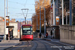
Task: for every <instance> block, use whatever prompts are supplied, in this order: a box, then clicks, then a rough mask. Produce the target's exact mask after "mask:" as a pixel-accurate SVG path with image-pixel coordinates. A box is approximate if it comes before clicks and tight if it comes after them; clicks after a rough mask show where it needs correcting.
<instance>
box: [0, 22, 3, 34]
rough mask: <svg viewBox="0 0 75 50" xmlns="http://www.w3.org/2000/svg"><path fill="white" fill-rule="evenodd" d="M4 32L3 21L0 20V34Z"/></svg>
mask: <svg viewBox="0 0 75 50" xmlns="http://www.w3.org/2000/svg"><path fill="white" fill-rule="evenodd" d="M3 34H4V22H3V21H0V35H3Z"/></svg>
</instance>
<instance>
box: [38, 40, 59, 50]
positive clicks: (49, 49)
mask: <svg viewBox="0 0 75 50" xmlns="http://www.w3.org/2000/svg"><path fill="white" fill-rule="evenodd" d="M38 41H39V42H40V43H42V44H44V45H45V47H46V50H59V49H58V48H51V47H50V46H53V45H54V44H51V43H48V42H47V41H43V40H38Z"/></svg>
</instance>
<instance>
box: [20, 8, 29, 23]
mask: <svg viewBox="0 0 75 50" xmlns="http://www.w3.org/2000/svg"><path fill="white" fill-rule="evenodd" d="M21 10H22V13H23V10H27V13H28V10H29V9H27V8H25V9H21ZM23 16H24V13H23ZM24 17H25V16H24ZM26 17H27V14H26ZM26 17H25V24H26Z"/></svg>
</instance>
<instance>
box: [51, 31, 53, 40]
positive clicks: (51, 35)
mask: <svg viewBox="0 0 75 50" xmlns="http://www.w3.org/2000/svg"><path fill="white" fill-rule="evenodd" d="M52 36H53V33H52V30H51V39H52V38H53V37H52Z"/></svg>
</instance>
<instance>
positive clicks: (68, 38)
mask: <svg viewBox="0 0 75 50" xmlns="http://www.w3.org/2000/svg"><path fill="white" fill-rule="evenodd" d="M60 41H61V42H66V43H70V44H75V26H69V25H63V26H62V25H60Z"/></svg>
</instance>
